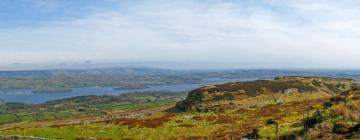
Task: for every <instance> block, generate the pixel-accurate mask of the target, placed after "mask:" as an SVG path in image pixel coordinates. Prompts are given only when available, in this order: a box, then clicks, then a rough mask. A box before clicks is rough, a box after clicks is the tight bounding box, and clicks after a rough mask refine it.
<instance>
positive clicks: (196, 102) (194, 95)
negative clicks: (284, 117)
mask: <svg viewBox="0 0 360 140" xmlns="http://www.w3.org/2000/svg"><path fill="white" fill-rule="evenodd" d="M354 87H359V84H358V83H357V82H356V81H355V80H352V79H342V78H329V77H296V76H283V77H277V78H275V79H274V80H257V81H250V82H235V83H226V84H221V85H211V86H205V87H202V88H199V89H195V90H193V91H191V92H190V93H189V94H188V96H187V98H186V99H185V100H183V101H180V102H178V103H177V105H176V108H177V109H179V110H181V111H190V110H193V111H214V110H223V109H227V108H232V107H234V105H233V104H232V102H231V101H233V100H235V101H238V100H243V99H252V97H257V96H259V95H269V96H270V95H272V94H292V93H298V94H303V93H322V94H328V95H329V96H330V95H335V94H339V93H341V92H344V91H347V90H350V89H352V88H354ZM269 98H270V97H269ZM275 100H276V101H275V102H276V103H278V102H277V101H279V100H281V99H278V98H276V99H275ZM224 102H225V103H224Z"/></svg>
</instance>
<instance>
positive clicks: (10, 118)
mask: <svg viewBox="0 0 360 140" xmlns="http://www.w3.org/2000/svg"><path fill="white" fill-rule="evenodd" d="M17 120H18V118H17V117H16V116H15V115H13V114H0V123H6V122H15V121H17Z"/></svg>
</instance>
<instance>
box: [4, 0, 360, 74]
mask: <svg viewBox="0 0 360 140" xmlns="http://www.w3.org/2000/svg"><path fill="white" fill-rule="evenodd" d="M359 6H360V2H357V1H352V0H343V1H337V0H317V1H313V0H302V1H295V0H294V1H290V0H289V1H286V0H285V1H284V0H281V1H280V0H263V1H261V0H238V1H237V0H223V1H221V0H178V1H174V0H173V1H166V0H128V1H127V0H102V1H100V0H2V1H1V2H0V49H1V51H0V59H1V60H2V61H1V62H0V69H1V68H2V69H5V68H8V67H11V68H14V69H16V68H17V67H19V68H20V67H21V66H23V65H24V66H29V67H31V66H41V65H63V64H74V65H75V64H82V63H85V62H86V63H89V62H91V63H132V62H133V63H141V64H146V63H148V64H149V65H151V64H155V63H163V64H169V63H174V64H176V63H179V64H182V66H183V65H184V66H185V65H186V64H188V65H189V67H190V65H191V67H196V66H198V67H201V68H202V67H206V68H212V67H236V68H251V67H253V68H257V67H264V68H360V61H358V60H360V48H359V47H358V44H359V43H360V40H359V39H358V38H359V37H360V9H359V8H358V7H359ZM165 67H166V66H165ZM169 67H170V66H169Z"/></svg>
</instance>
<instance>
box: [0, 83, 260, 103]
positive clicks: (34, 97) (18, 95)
mask: <svg viewBox="0 0 360 140" xmlns="http://www.w3.org/2000/svg"><path fill="white" fill-rule="evenodd" d="M250 80H256V78H251V79H220V78H208V79H205V82H204V83H203V84H179V85H157V86H148V87H149V88H145V89H130V90H113V88H114V87H84V88H73V89H72V92H68V93H50V94H33V93H32V91H33V90H34V89H0V100H3V101H6V102H22V103H32V104H37V103H44V102H47V101H51V100H56V99H64V98H70V97H76V96H84V95H118V94H122V93H130V92H146V91H170V92H178V91H191V90H193V89H196V88H199V87H201V86H203V85H205V84H220V83H225V82H233V81H250Z"/></svg>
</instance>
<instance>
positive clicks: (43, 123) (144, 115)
mask: <svg viewBox="0 0 360 140" xmlns="http://www.w3.org/2000/svg"><path fill="white" fill-rule="evenodd" d="M359 93H360V90H358V84H357V83H356V81H354V80H351V79H338V78H326V77H298V76H297V77H294V76H286V77H278V78H275V79H274V80H267V81H265V80H260V81H250V82H235V83H227V84H219V85H213V86H206V87H202V88H199V89H195V90H194V91H192V92H190V93H188V95H186V93H167V92H163V93H162V92H152V93H136V94H123V95H118V96H109V95H107V96H84V97H76V98H69V99H63V100H57V101H52V102H47V103H45V104H39V105H27V104H19V103H5V104H3V105H1V106H0V111H1V113H2V114H0V124H1V127H0V139H9V140H10V139H14V138H18V137H40V138H48V139H69V140H70V139H75V140H85V139H97V140H121V139H127V140H129V139H131V140H144V139H149V140H158V139H161V140H207V139H216V140H234V139H236V140H237V139H243V138H250V139H256V138H257V139H282V140H292V139H299V140H302V139H326V140H327V139H358V138H359V99H360V98H359V97H360V96H359V95H360V94H359ZM186 96H187V97H186ZM181 100H182V101H181ZM179 101H180V102H179ZM174 107H175V108H174Z"/></svg>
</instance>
